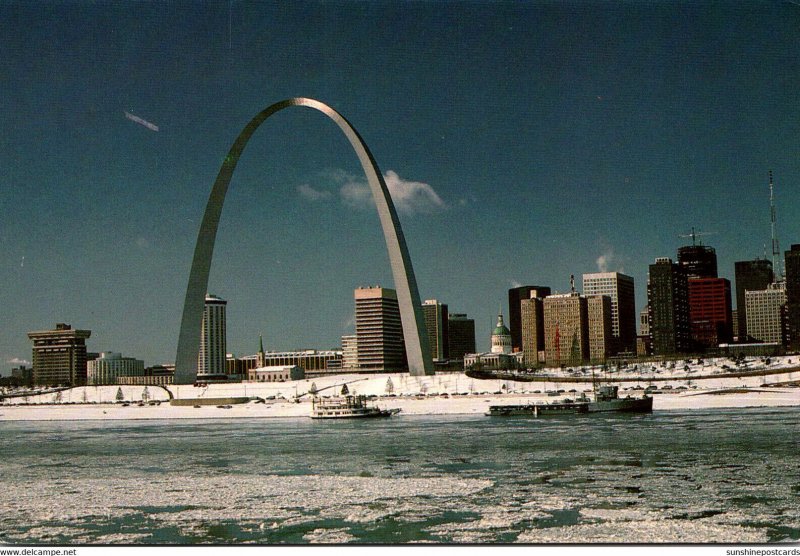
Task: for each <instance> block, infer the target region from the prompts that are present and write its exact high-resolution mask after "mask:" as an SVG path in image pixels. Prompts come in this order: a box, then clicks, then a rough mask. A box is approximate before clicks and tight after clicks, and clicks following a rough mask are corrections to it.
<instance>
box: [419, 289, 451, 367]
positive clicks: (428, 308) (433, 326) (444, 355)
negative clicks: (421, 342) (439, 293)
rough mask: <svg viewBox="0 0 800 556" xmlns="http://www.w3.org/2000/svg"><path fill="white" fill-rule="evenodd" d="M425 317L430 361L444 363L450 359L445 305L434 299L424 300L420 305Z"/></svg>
mask: <svg viewBox="0 0 800 556" xmlns="http://www.w3.org/2000/svg"><path fill="white" fill-rule="evenodd" d="M422 312H423V313H424V315H425V328H427V329H428V345H429V346H430V348H431V359H433V360H434V361H445V360H447V359H449V358H450V346H449V343H450V342H449V337H448V320H449V319H448V318H447V305H446V304H444V303H439V302H438V301H437V300H435V299H426V300H425V302H424V303H423V304H422Z"/></svg>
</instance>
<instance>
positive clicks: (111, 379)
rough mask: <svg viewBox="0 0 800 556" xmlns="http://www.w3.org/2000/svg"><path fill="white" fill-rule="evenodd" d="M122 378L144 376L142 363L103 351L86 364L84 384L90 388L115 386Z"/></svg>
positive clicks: (139, 360)
mask: <svg viewBox="0 0 800 556" xmlns="http://www.w3.org/2000/svg"><path fill="white" fill-rule="evenodd" d="M122 376H125V377H134V376H135V377H140V376H144V361H142V360H141V359H134V358H133V357H122V354H121V353H115V352H113V351H104V352H103V353H101V354H100V357H98V358H97V359H93V360H91V361H87V362H86V383H87V384H88V385H90V386H99V385H102V384H116V383H117V379H118V378H119V377H122Z"/></svg>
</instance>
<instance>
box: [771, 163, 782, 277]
mask: <svg viewBox="0 0 800 556" xmlns="http://www.w3.org/2000/svg"><path fill="white" fill-rule="evenodd" d="M769 210H770V218H771V221H772V268H774V269H775V282H783V267H782V266H781V257H780V255H781V249H780V246H779V245H778V234H777V233H776V232H775V195H774V194H773V186H772V170H770V171H769Z"/></svg>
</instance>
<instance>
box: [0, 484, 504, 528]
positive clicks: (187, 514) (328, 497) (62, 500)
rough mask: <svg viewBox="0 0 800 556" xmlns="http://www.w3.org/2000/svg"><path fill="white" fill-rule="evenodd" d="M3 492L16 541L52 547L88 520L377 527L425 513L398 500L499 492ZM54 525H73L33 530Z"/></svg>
mask: <svg viewBox="0 0 800 556" xmlns="http://www.w3.org/2000/svg"><path fill="white" fill-rule="evenodd" d="M187 481H188V484H187ZM4 486H5V488H3V489H2V491H0V519H2V521H3V522H4V523H6V524H16V526H17V527H16V529H17V532H12V533H11V535H12V537H13V538H14V540H16V541H45V540H48V539H58V538H61V537H64V538H75V537H77V536H82V535H85V534H86V533H89V532H90V531H88V530H86V529H82V528H76V526H77V524H78V523H85V521H86V520H88V519H91V522H92V523H94V524H95V525H97V524H102V523H107V522H110V521H112V519H113V520H115V519H119V518H121V517H123V516H125V517H127V518H128V519H130V518H131V517H138V518H141V519H146V520H148V521H151V522H159V523H161V525H162V526H165V525H175V526H180V527H183V530H184V534H185V535H188V536H197V535H200V536H203V535H207V534H208V531H207V529H204V528H203V525H202V524H214V523H220V522H226V521H238V520H241V519H243V518H245V517H246V518H247V519H248V520H263V521H264V522H265V523H271V524H272V525H271V526H270V528H271V529H274V528H278V527H287V526H295V525H299V524H303V523H311V522H315V521H318V520H319V519H321V518H325V519H338V520H341V521H344V522H350V523H374V522H375V521H378V520H380V519H383V518H386V517H388V516H393V515H396V514H398V513H399V512H403V511H414V510H417V509H418V508H419V505H414V504H408V505H406V506H399V507H396V506H395V505H394V504H393V502H395V501H397V500H402V499H410V498H411V499H413V498H416V497H424V498H425V499H426V500H427V499H437V498H445V499H447V498H463V497H467V496H471V495H473V494H475V493H477V492H480V491H481V490H483V489H486V488H488V487H490V486H492V482H491V481H488V480H477V479H459V478H441V477H439V478H401V479H392V478H380V477H347V476H344V477H342V476H319V475H306V476H277V475H238V476H208V477H192V478H191V479H187V478H185V477H176V476H157V477H149V478H145V477H127V478H125V480H124V481H117V482H112V481H108V480H106V479H92V478H84V477H80V478H71V479H61V480H59V481H51V482H48V481H38V482H7V483H6V484H5V485H4ZM381 501H383V503H381ZM52 521H61V522H67V523H72V524H74V525H72V526H71V527H70V526H66V525H65V526H60V527H47V526H43V525H42V526H34V527H30V525H32V524H37V523H46V522H52ZM26 524H27V525H28V526H27V527H25V525H26ZM10 529H11V530H13V529H15V527H14V526H13V525H12V526H11V527H10ZM20 529H24V531H22V530H20ZM317 536H319V535H317ZM315 538H316V537H315Z"/></svg>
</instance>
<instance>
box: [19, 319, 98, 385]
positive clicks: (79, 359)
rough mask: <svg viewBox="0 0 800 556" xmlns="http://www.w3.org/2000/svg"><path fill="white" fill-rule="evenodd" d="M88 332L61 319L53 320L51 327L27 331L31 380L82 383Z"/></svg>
mask: <svg viewBox="0 0 800 556" xmlns="http://www.w3.org/2000/svg"><path fill="white" fill-rule="evenodd" d="M91 334H92V332H91V330H73V329H72V327H71V326H70V325H69V324H64V323H58V324H56V329H55V330H42V331H34V332H28V338H30V339H31V340H32V341H33V383H34V384H35V385H37V386H54V385H60V384H68V385H70V386H84V385H86V339H87V338H88V337H89V336H91Z"/></svg>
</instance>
